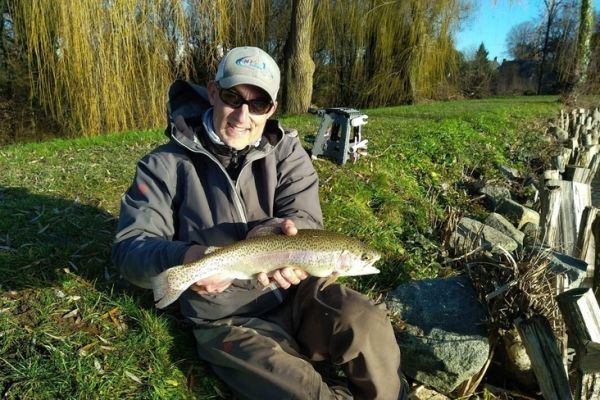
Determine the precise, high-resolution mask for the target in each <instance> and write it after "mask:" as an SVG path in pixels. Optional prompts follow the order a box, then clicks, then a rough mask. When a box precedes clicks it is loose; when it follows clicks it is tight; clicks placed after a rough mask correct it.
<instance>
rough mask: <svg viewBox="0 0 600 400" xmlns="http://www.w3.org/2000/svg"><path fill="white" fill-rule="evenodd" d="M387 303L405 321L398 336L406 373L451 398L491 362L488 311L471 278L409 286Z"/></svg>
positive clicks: (389, 298) (400, 289)
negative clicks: (478, 297)
mask: <svg viewBox="0 0 600 400" xmlns="http://www.w3.org/2000/svg"><path fill="white" fill-rule="evenodd" d="M386 304H387V306H388V308H389V309H390V310H391V312H393V313H395V314H397V316H398V317H399V318H400V320H402V321H403V322H404V329H403V330H402V331H401V332H399V333H398V335H397V337H398V343H399V345H400V349H401V353H402V370H403V371H404V373H405V374H406V375H408V376H410V377H411V378H413V379H415V380H417V381H419V382H421V383H423V384H425V385H426V386H430V387H432V388H434V389H435V390H436V391H438V392H440V393H443V394H446V395H448V394H450V393H451V392H452V391H453V390H455V389H456V388H457V387H458V386H459V385H460V384H461V383H463V382H464V381H466V380H467V379H470V378H472V377H473V376H475V375H476V374H477V373H479V372H480V371H481V369H482V368H483V367H484V365H485V364H486V361H487V358H488V354H489V352H490V345H489V342H488V338H487V336H486V332H485V329H484V322H485V320H486V313H485V310H484V307H483V306H482V305H481V303H480V302H479V301H478V299H477V294H476V292H475V289H473V286H472V285H471V282H470V280H469V279H468V278H466V277H453V278H449V279H432V280H421V281H415V282H411V283H407V284H404V285H401V286H398V287H397V288H396V289H395V290H394V291H393V292H392V293H390V294H389V295H388V298H387V299H386Z"/></svg>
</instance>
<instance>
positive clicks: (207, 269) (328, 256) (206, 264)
mask: <svg viewBox="0 0 600 400" xmlns="http://www.w3.org/2000/svg"><path fill="white" fill-rule="evenodd" d="M379 258H380V255H379V254H378V253H377V252H375V251H374V250H373V249H371V248H369V247H368V246H366V245H365V244H364V243H362V242H360V241H359V240H356V239H353V238H351V237H348V236H345V235H342V234H339V233H335V232H330V231H324V230H314V229H301V230H299V231H298V234H296V235H293V236H288V235H281V234H279V235H267V236H259V237H253V238H249V239H246V240H242V241H239V242H236V243H233V244H231V245H229V246H225V247H222V248H220V249H217V250H215V251H213V252H211V253H210V254H207V255H205V256H204V257H203V258H201V259H200V260H198V261H195V262H192V263H189V264H183V265H179V266H176V267H172V268H169V269H167V270H165V271H163V272H162V273H160V274H159V275H157V276H156V277H154V278H153V279H152V289H153V291H154V300H155V301H157V303H156V307H157V308H164V307H166V306H168V305H169V304H171V303H173V302H174V301H175V300H177V299H178V298H179V296H180V295H181V293H183V292H184V291H185V290H187V289H188V288H189V287H190V286H191V285H192V284H194V283H195V282H197V281H199V280H200V279H203V278H206V277H209V276H211V275H214V274H217V273H221V274H224V275H225V276H227V277H228V278H231V279H253V278H255V277H256V275H257V274H258V273H260V272H264V273H266V274H269V273H271V272H273V271H275V270H276V269H279V268H283V267H294V268H298V269H302V270H304V271H306V272H307V273H308V274H310V275H312V276H316V277H329V276H332V275H333V276H334V277H335V276H356V275H367V274H375V273H378V272H379V270H378V269H377V268H375V267H373V264H374V263H375V262H376V261H378V260H379Z"/></svg>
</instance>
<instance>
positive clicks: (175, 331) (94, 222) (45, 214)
mask: <svg viewBox="0 0 600 400" xmlns="http://www.w3.org/2000/svg"><path fill="white" fill-rule="evenodd" d="M116 226H117V219H116V218H115V216H113V215H112V214H110V213H108V212H107V211H106V210H103V209H101V208H98V207H94V206H91V205H85V204H81V203H79V202H78V201H77V200H71V199H64V198H59V197H53V196H47V195H42V194H34V193H31V192H30V191H29V190H28V189H26V188H23V187H0V293H1V292H5V293H8V294H9V295H10V296H11V297H12V298H13V299H17V300H20V302H21V303H23V304H26V303H27V302H31V301H36V298H39V295H36V294H35V291H36V290H38V289H47V288H52V287H55V288H60V287H61V286H63V284H65V282H68V285H73V282H74V280H73V277H74V275H75V276H76V277H78V278H77V279H76V280H75V282H80V281H81V282H83V283H82V284H83V286H85V288H88V287H91V288H92V289H93V290H96V291H98V292H100V293H102V294H103V295H104V298H105V299H109V300H108V303H111V302H112V300H114V303H115V304H116V305H122V304H127V303H129V304H131V303H130V302H126V301H122V300H123V297H122V295H128V296H129V297H131V298H132V299H133V303H134V304H135V306H136V307H139V308H141V309H146V310H154V306H153V300H152V293H151V291H149V290H142V289H139V288H136V287H135V286H133V285H130V284H129V283H128V282H126V281H124V280H123V279H122V278H120V274H119V273H118V271H117V270H116V268H115V267H114V266H113V265H112V262H111V259H110V253H111V246H112V242H113V238H114V234H115V231H116ZM79 278H81V279H79ZM84 290H85V289H84ZM32 293H33V294H32ZM20 297H22V298H20ZM115 304H104V305H102V304H101V305H100V306H98V305H94V307H96V308H98V309H101V308H106V309H110V308H113V307H115ZM28 308H29V307H28ZM21 311H22V310H21ZM124 312H125V314H128V313H129V312H130V311H128V310H124ZM162 316H163V317H165V318H166V319H167V320H168V321H169V323H168V329H169V335H170V336H171V338H172V345H171V346H170V351H169V358H170V360H171V361H172V362H173V363H175V364H176V365H177V367H178V368H179V369H180V370H181V371H182V373H183V374H184V375H185V376H186V377H187V381H188V389H189V391H191V392H194V393H202V394H206V393H207V392H211V391H214V390H215V388H217V389H216V390H219V389H221V390H222V385H219V383H218V382H217V380H216V378H214V377H213V376H212V373H208V372H207V371H208V368H207V367H206V365H205V364H204V363H203V362H201V361H200V360H199V359H198V358H197V356H196V351H195V343H194V339H193V335H192V332H191V326H190V325H189V324H187V323H186V322H185V321H184V320H183V318H182V317H181V316H180V315H179V313H178V312H177V311H176V307H173V308H170V309H169V310H167V312H165V313H164V314H163V315H162ZM16 317H17V318H18V316H16ZM40 318H43V316H40ZM131 322H132V323H135V321H131ZM32 325H33V326H35V323H34V321H32ZM133 329H142V330H143V328H138V327H133ZM132 351H133V352H135V351H136V349H132ZM0 355H1V354H0ZM221 397H222V396H221Z"/></svg>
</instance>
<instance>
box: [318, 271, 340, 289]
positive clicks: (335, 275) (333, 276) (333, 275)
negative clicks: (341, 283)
mask: <svg viewBox="0 0 600 400" xmlns="http://www.w3.org/2000/svg"><path fill="white" fill-rule="evenodd" d="M338 276H339V275H338V273H337V272H332V273H331V275H329V278H327V280H326V281H325V282H323V284H322V285H321V287H320V288H319V291H322V290H323V289H325V288H326V287H327V286H329V285H331V284H332V283H333V282H335V281H336V279H337V278H338Z"/></svg>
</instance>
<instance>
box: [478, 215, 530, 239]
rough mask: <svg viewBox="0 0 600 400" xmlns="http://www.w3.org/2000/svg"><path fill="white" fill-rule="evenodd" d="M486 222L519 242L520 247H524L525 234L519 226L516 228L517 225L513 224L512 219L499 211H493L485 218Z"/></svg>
mask: <svg viewBox="0 0 600 400" xmlns="http://www.w3.org/2000/svg"><path fill="white" fill-rule="evenodd" d="M485 224H486V225H488V226H491V227H492V228H494V229H497V230H498V231H500V232H502V233H504V234H505V235H506V236H508V237H510V238H512V239H513V240H514V241H515V242H517V243H518V244H519V246H520V247H523V239H524V237H525V234H524V233H523V232H521V231H520V230H518V229H517V228H515V226H514V225H513V224H511V223H510V221H509V220H507V219H506V218H504V217H503V216H502V215H500V214H498V213H491V214H490V215H488V217H487V218H486V219H485Z"/></svg>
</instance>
